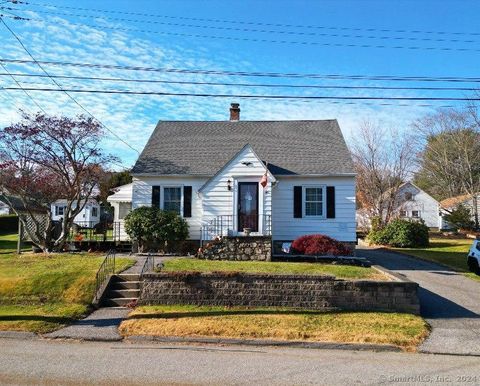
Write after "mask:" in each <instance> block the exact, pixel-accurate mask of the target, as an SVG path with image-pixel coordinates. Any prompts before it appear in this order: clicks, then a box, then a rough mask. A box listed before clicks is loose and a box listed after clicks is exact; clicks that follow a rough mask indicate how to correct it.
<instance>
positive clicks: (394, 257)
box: [357, 246, 480, 355]
mask: <svg viewBox="0 0 480 386" xmlns="http://www.w3.org/2000/svg"><path fill="white" fill-rule="evenodd" d="M357 256H361V257H365V258H367V259H369V260H370V261H371V262H372V263H373V264H378V265H381V266H383V267H385V268H387V269H390V270H392V271H396V272H398V273H401V274H403V275H405V276H406V277H407V278H408V279H410V280H412V281H415V282H417V283H418V284H419V285H420V290H419V297H420V312H421V314H422V316H423V317H424V318H425V319H426V320H427V322H428V323H429V324H430V326H431V327H432V332H431V334H430V336H429V337H428V339H427V340H426V341H425V342H424V343H423V344H422V345H421V346H420V351H421V352H427V353H436V354H441V353H451V354H471V355H480V282H476V281H474V280H472V279H469V278H467V277H465V276H464V275H462V274H461V273H458V272H455V271H453V270H451V269H448V268H446V267H444V266H441V265H438V264H435V263H430V262H427V261H423V260H419V259H415V258H414V257H408V256H405V255H402V254H399V253H394V252H389V251H386V250H382V249H371V248H368V247H365V246H361V247H359V248H358V249H357Z"/></svg>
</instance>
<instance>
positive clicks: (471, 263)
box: [467, 256, 480, 275]
mask: <svg viewBox="0 0 480 386" xmlns="http://www.w3.org/2000/svg"><path fill="white" fill-rule="evenodd" d="M467 264H468V269H469V270H470V272H474V273H476V274H477V275H480V267H479V266H478V261H477V259H475V258H474V257H471V256H469V257H468V262H467Z"/></svg>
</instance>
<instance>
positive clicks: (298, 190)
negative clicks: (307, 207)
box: [293, 186, 302, 218]
mask: <svg viewBox="0 0 480 386" xmlns="http://www.w3.org/2000/svg"><path fill="white" fill-rule="evenodd" d="M293 217H295V218H301V217H302V187H301V186H294V187H293Z"/></svg>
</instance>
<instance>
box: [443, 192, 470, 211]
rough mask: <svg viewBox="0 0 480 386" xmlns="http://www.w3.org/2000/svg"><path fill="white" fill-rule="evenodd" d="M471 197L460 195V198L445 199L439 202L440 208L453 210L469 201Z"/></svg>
mask: <svg viewBox="0 0 480 386" xmlns="http://www.w3.org/2000/svg"><path fill="white" fill-rule="evenodd" d="M471 197H472V196H470V195H469V194H462V195H460V196H455V197H450V198H446V199H445V200H442V201H440V206H441V207H442V208H445V209H450V208H453V207H454V206H457V205H458V204H463V203H465V202H466V201H468V200H470V199H471Z"/></svg>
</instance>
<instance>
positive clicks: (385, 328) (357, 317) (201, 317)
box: [120, 306, 429, 351]
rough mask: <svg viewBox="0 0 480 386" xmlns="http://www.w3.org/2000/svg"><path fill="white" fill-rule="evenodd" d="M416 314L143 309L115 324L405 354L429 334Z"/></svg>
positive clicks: (133, 331)
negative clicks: (388, 347)
mask: <svg viewBox="0 0 480 386" xmlns="http://www.w3.org/2000/svg"><path fill="white" fill-rule="evenodd" d="M428 331H429V330H428V326H427V324H426V323H425V321H424V320H423V319H422V318H421V317H419V316H415V315H410V314H399V313H382V312H318V311H304V310H301V311H300V310H294V309H285V308H246V307H228V308H226V307H213V306H212V307H207V306H202V307H198V306H143V307H138V308H136V309H135V310H134V311H133V312H132V313H130V315H129V318H128V319H127V320H125V321H123V322H122V324H121V325H120V332H121V333H122V334H123V335H124V336H129V335H153V336H183V337H217V338H218V337H223V338H239V339H275V340H302V341H310V342H341V343H345V342H348V343H377V344H393V345H396V346H399V347H401V348H403V349H405V350H408V351H414V350H415V348H416V346H417V345H418V344H420V342H422V341H423V339H424V338H425V337H426V336H427V335H428Z"/></svg>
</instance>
